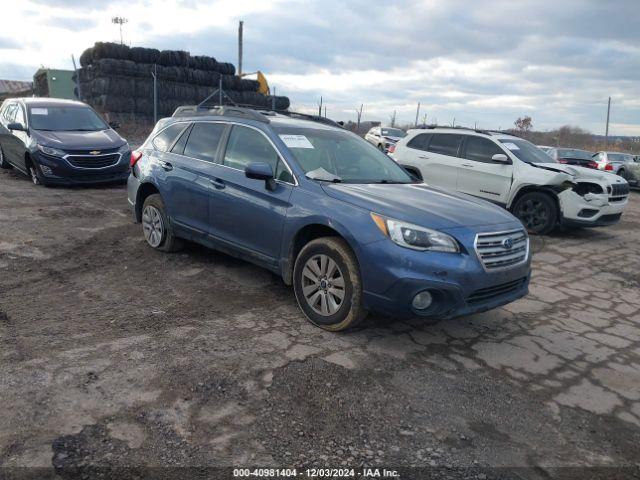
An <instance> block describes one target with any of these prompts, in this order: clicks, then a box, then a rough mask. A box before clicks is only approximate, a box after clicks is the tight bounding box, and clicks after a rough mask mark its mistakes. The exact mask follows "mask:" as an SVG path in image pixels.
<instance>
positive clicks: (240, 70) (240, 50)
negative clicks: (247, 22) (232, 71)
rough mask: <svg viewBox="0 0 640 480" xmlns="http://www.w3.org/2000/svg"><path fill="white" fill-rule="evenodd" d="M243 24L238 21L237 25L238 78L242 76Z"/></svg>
mask: <svg viewBox="0 0 640 480" xmlns="http://www.w3.org/2000/svg"><path fill="white" fill-rule="evenodd" d="M243 25H244V22H243V21H242V20H240V23H239V24H238V76H239V77H241V76H242V26H243Z"/></svg>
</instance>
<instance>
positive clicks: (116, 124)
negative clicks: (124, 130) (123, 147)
mask: <svg viewBox="0 0 640 480" xmlns="http://www.w3.org/2000/svg"><path fill="white" fill-rule="evenodd" d="M109 126H110V127H111V128H113V129H114V130H118V129H119V128H120V122H109Z"/></svg>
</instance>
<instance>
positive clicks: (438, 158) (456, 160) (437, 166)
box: [420, 133, 463, 190]
mask: <svg viewBox="0 0 640 480" xmlns="http://www.w3.org/2000/svg"><path fill="white" fill-rule="evenodd" d="M461 144H462V135H460V134H457V133H434V134H433V135H432V137H431V140H430V141H429V145H428V146H427V151H426V152H424V154H423V155H422V156H421V157H420V159H421V160H422V161H424V162H425V165H426V166H425V167H424V168H422V169H421V173H422V178H423V179H424V181H425V182H426V183H429V184H431V185H436V186H438V187H444V188H450V189H452V190H455V189H456V184H457V180H458V170H459V169H460V165H461V164H462V163H463V162H462V159H461V158H460V157H458V155H459V153H460V147H461Z"/></svg>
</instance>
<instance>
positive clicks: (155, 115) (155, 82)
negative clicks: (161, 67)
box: [151, 63, 158, 123]
mask: <svg viewBox="0 0 640 480" xmlns="http://www.w3.org/2000/svg"><path fill="white" fill-rule="evenodd" d="M151 76H152V77H153V122H154V123H155V122H157V121H158V65H156V64H155V63H154V64H153V72H152V73H151Z"/></svg>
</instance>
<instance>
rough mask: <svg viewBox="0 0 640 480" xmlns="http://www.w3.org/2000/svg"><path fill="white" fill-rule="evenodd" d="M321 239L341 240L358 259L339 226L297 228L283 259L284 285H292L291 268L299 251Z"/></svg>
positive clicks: (308, 225)
mask: <svg viewBox="0 0 640 480" xmlns="http://www.w3.org/2000/svg"><path fill="white" fill-rule="evenodd" d="M322 237H338V238H341V239H342V240H344V241H345V242H346V243H347V245H349V248H351V250H352V251H353V252H354V255H355V256H356V259H357V258H358V255H357V253H356V249H355V248H354V245H353V241H352V239H351V238H350V236H349V235H348V234H347V233H346V232H345V231H344V230H343V229H342V228H341V227H340V226H339V225H336V224H335V223H332V224H329V222H321V221H315V222H313V223H308V224H306V225H303V226H301V227H300V228H298V230H297V231H296V233H295V234H294V235H293V236H292V238H291V241H290V242H289V247H288V251H287V254H286V258H285V259H284V262H283V266H282V279H283V280H284V283H285V284H286V285H291V284H292V283H293V267H294V265H295V263H296V258H297V257H298V254H299V253H300V251H301V250H302V249H303V248H304V246H305V245H306V244H307V243H309V242H311V241H312V240H315V239H317V238H322Z"/></svg>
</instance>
